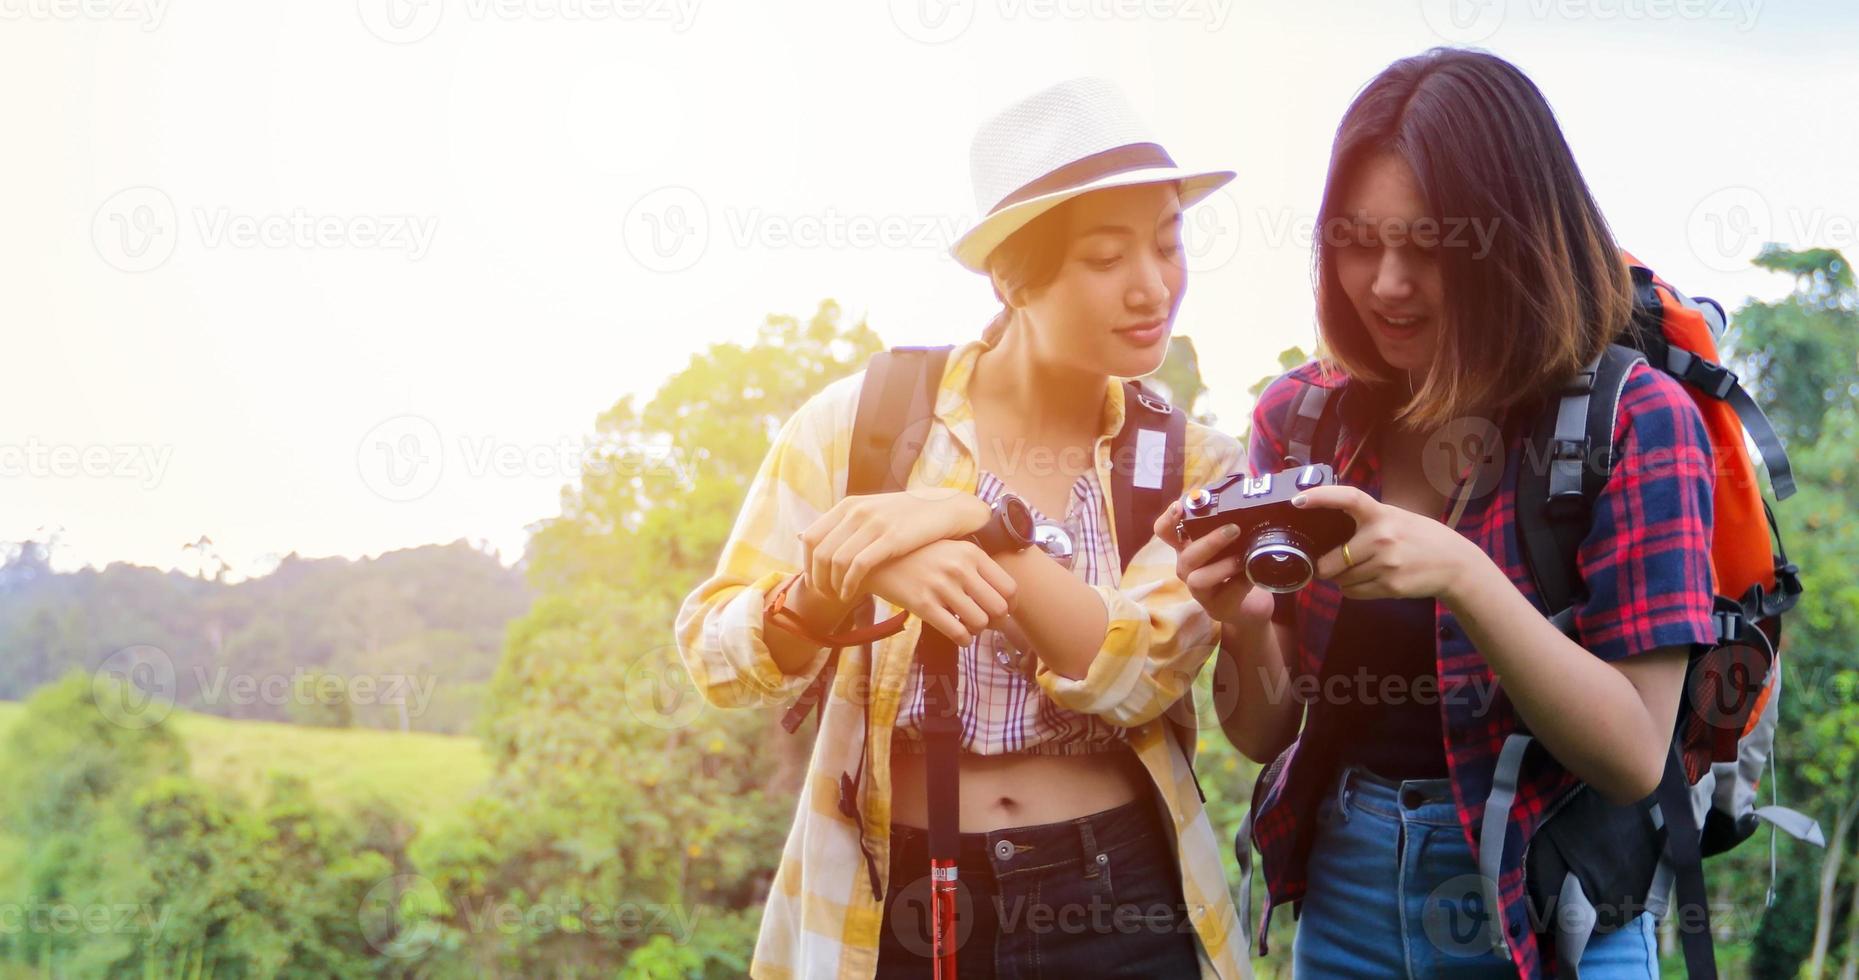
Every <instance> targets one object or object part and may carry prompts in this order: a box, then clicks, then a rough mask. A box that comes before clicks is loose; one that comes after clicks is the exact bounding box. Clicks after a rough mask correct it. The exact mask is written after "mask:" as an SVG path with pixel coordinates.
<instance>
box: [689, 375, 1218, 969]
mask: <svg viewBox="0 0 1859 980" xmlns="http://www.w3.org/2000/svg"><path fill="white" fill-rule="evenodd" d="M984 349H985V345H983V344H980V343H972V344H968V345H965V346H963V347H960V348H958V349H956V350H955V351H952V352H951V353H950V357H949V366H948V368H947V369H946V371H945V373H944V376H943V381H942V386H941V388H940V389H939V390H938V393H937V397H936V410H935V415H936V419H935V424H933V425H932V426H931V427H930V431H929V432H928V434H927V439H926V441H925V443H924V446H923V449H922V452H921V454H920V455H919V457H918V459H917V462H916V465H915V467H914V468H913V469H912V470H911V473H910V478H909V481H908V483H907V485H908V486H909V487H910V489H911V490H912V491H913V492H920V493H924V494H933V493H973V492H975V490H976V488H977V485H978V481H979V472H978V466H977V464H976V459H977V455H976V452H975V446H976V445H977V444H978V440H977V438H976V434H975V419H974V410H973V406H972V405H971V404H970V402H969V401H968V381H969V379H970V377H972V376H973V372H974V365H975V359H976V357H977V356H978V355H979V354H980V352H981V351H982V350H984ZM861 380H862V378H861V377H860V376H858V375H854V376H852V377H850V378H846V379H843V380H841V381H838V382H835V383H833V384H832V385H829V386H828V387H827V388H826V390H824V391H823V392H821V393H820V394H818V395H816V396H814V397H813V398H812V399H810V400H809V401H808V402H807V404H806V405H804V406H802V408H801V409H800V411H798V412H796V413H795V415H794V416H793V417H792V418H790V419H789V420H788V421H787V423H786V424H785V425H783V426H782V428H781V431H780V433H779V434H778V435H777V436H776V437H775V443H774V445H773V446H772V447H771V448H770V449H769V452H768V455H767V457H766V458H765V459H764V461H763V463H762V467H761V470H760V472H759V473H758V474H757V475H756V478H755V480H754V482H753V483H752V484H751V486H750V487H749V492H748V496H747V499H746V500H745V501H744V503H743V507H742V511H741V512H740V514H739V515H738V516H737V519H736V524H735V527H734V528H733V529H732V530H731V531H730V535H729V538H728V540H727V541H726V542H725V543H724V546H723V552H722V556H721V558H720V559H719V561H718V563H717V570H716V573H715V574H714V575H712V576H711V577H710V578H709V579H707V580H706V581H704V582H703V583H702V584H700V585H699V586H698V587H697V588H696V589H695V590H694V591H693V592H692V593H691V594H690V595H689V596H688V597H686V598H685V601H684V604H683V606H682V607H681V608H680V609H679V612H678V617H677V623H676V625H675V627H674V630H675V633H676V638H677V644H678V652H679V655H680V656H681V658H682V659H683V662H684V665H685V669H686V670H687V671H688V672H689V673H690V675H691V678H692V680H693V681H694V682H695V685H696V687H697V689H698V690H699V691H700V692H701V693H702V694H703V696H704V698H705V699H706V700H707V701H708V702H709V703H711V704H714V705H718V706H723V707H748V706H757V705H761V706H773V705H785V704H787V703H788V702H789V701H791V700H792V699H793V697H794V696H795V695H796V694H798V693H799V692H800V690H801V688H803V687H805V686H806V684H807V681H808V679H809V678H811V677H812V676H813V674H814V673H815V672H816V671H818V670H819V668H820V666H821V664H823V663H824V662H825V659H826V652H825V651H824V650H822V651H821V652H820V653H819V654H818V655H817V656H816V657H815V658H814V660H813V661H812V662H811V663H810V664H808V665H807V667H806V669H804V670H802V671H801V672H799V673H796V674H787V673H783V672H782V671H781V669H780V668H779V667H777V666H776V665H775V662H774V660H773V658H771V657H770V656H769V653H768V647H767V644H766V642H765V641H764V639H763V636H762V603H763V598H764V596H765V595H766V594H767V591H768V590H769V589H771V588H773V587H774V586H775V585H776V584H777V583H779V582H780V581H781V580H782V579H783V578H785V577H786V576H788V575H790V574H792V573H793V572H795V571H797V570H798V569H799V567H800V562H801V558H802V554H801V545H800V541H799V540H798V538H797V535H798V533H799V532H800V530H801V529H803V528H805V527H806V526H807V525H808V524H810V523H811V522H812V521H813V519H814V518H815V517H817V516H819V514H821V513H822V512H824V511H825V510H826V509H827V508H829V507H831V506H832V504H833V502H834V501H836V500H838V499H839V498H840V497H842V496H844V494H845V482H846V468H847V457H848V452H847V450H848V448H849V444H850V442H851V436H852V422H853V417H854V414H855V413H856V411H857V403H858V394H859V385H860V383H861ZM1102 422H1103V425H1102V432H1103V436H1102V437H1100V438H1099V439H1098V440H1097V443H1096V448H1095V460H1096V477H1097V485H1098V486H1109V485H1110V436H1112V435H1114V434H1115V433H1116V432H1118V431H1120V430H1121V429H1122V427H1123V387H1122V385H1121V384H1119V383H1117V382H1116V381H1114V380H1113V381H1111V382H1110V383H1109V385H1108V386H1107V389H1106V393H1105V401H1104V413H1103V419H1102ZM1240 463H1241V451H1240V446H1239V443H1238V442H1237V441H1236V440H1234V439H1233V438H1232V437H1231V436H1227V435H1224V434H1222V433H1219V432H1216V431H1214V430H1212V429H1209V428H1206V427H1205V426H1200V425H1194V424H1192V423H1190V424H1189V426H1188V429H1187V445H1186V456H1185V463H1184V465H1185V467H1186V472H1185V473H1184V474H1183V477H1184V481H1185V484H1186V486H1188V487H1190V488H1192V487H1195V486H1200V485H1204V484H1206V483H1210V482H1212V481H1213V480H1215V479H1217V478H1218V477H1220V476H1222V475H1224V474H1226V473H1228V472H1231V471H1232V470H1234V469H1236V468H1237V467H1238V466H1239V465H1240ZM1099 517H1100V519H1101V520H1102V521H1103V522H1104V524H1105V526H1106V527H1107V528H1110V530H1109V532H1108V533H1109V534H1110V536H1111V538H1112V547H1111V549H1110V553H1111V554H1113V555H1114V554H1115V552H1116V549H1115V541H1114V537H1115V530H1114V522H1113V521H1112V519H1111V517H1110V514H1109V513H1108V510H1106V511H1105V513H1103V514H1101V515H1099ZM1112 567H1114V562H1113V564H1112ZM1094 588H1095V590H1096V591H1097V594H1098V595H1099V597H1101V598H1102V599H1103V601H1104V604H1105V607H1106V609H1107V610H1108V612H1109V620H1110V623H1109V630H1108V632H1107V634H1106V636H1105V638H1104V646H1103V648H1102V649H1101V650H1099V651H1098V654H1097V656H1096V658H1095V659H1093V660H1092V662H1091V666H1090V668H1089V669H1088V670H1087V671H1086V673H1085V676H1084V677H1081V678H1076V679H1071V678H1065V677H1061V676H1059V675H1058V674H1055V673H1052V672H1051V671H1048V670H1044V669H1043V668H1042V669H1039V670H1038V671H1036V672H1035V674H1034V678H1033V679H1034V682H1035V683H1036V684H1037V685H1038V687H1039V689H1040V691H1041V692H1042V693H1043V694H1044V695H1045V697H1046V698H1048V699H1050V700H1051V701H1052V702H1053V703H1055V704H1057V705H1059V706H1060V707H1063V708H1065V709H1066V710H1069V711H1073V712H1076V713H1078V714H1082V715H1091V716H1095V717H1096V718H1098V719H1100V720H1102V721H1103V722H1105V723H1107V724H1110V725H1114V726H1117V727H1119V728H1122V729H1125V730H1126V731H1125V735H1126V737H1127V738H1128V741H1129V743H1130V746H1131V747H1132V748H1133V749H1134V750H1135V752H1136V755H1137V758H1138V759H1140V760H1141V762H1142V764H1143V768H1144V769H1145V770H1146V771H1147V772H1148V773H1149V775H1150V778H1151V779H1152V780H1154V783H1155V786H1156V792H1157V796H1158V797H1159V798H1160V801H1161V803H1162V805H1163V806H1164V807H1166V809H1167V812H1168V815H1169V820H1170V824H1171V827H1172V830H1173V832H1174V837H1175V841H1174V843H1175V849H1176V857H1177V862H1178V864H1179V866H1180V868H1181V874H1182V895H1183V897H1184V899H1185V901H1186V903H1187V908H1188V918H1189V921H1190V922H1191V924H1192V925H1193V927H1194V931H1195V935H1196V936H1197V937H1198V939H1199V940H1200V951H1201V976H1202V977H1203V978H1208V980H1213V978H1219V980H1234V978H1249V977H1251V976H1252V970H1251V966H1250V963H1249V961H1248V958H1247V949H1246V943H1245V940H1244V931H1243V929H1242V927H1241V926H1240V924H1239V918H1238V913H1237V912H1236V910H1235V908H1234V905H1233V900H1232V894H1231V892H1230V891H1229V889H1228V886H1227V882H1226V879H1225V875H1224V873H1223V871H1222V865H1221V860H1220V854H1221V850H1222V846H1221V844H1220V843H1219V841H1218V840H1216V838H1215V836H1214V831H1213V824H1212V822H1211V821H1210V820H1209V819H1208V816H1207V813H1206V811H1205V810H1204V809H1203V807H1202V804H1201V798H1200V794H1199V792H1198V791H1197V789H1196V787H1195V782H1194V775H1193V771H1192V769H1191V768H1190V765H1191V759H1192V753H1193V752H1194V749H1195V746H1194V745H1193V744H1192V741H1189V742H1186V743H1184V742H1183V741H1182V740H1181V739H1180V737H1179V736H1178V735H1177V734H1176V729H1175V725H1174V724H1171V723H1170V720H1171V719H1173V718H1174V717H1175V713H1174V712H1170V713H1169V716H1168V718H1164V716H1163V712H1164V711H1167V709H1168V708H1169V706H1170V705H1171V704H1175V703H1176V702H1177V699H1179V698H1180V697H1181V695H1182V693H1183V692H1184V691H1186V690H1187V688H1188V685H1189V683H1190V682H1191V681H1192V680H1193V678H1194V675H1195V674H1196V673H1198V672H1199V671H1200V668H1201V666H1202V665H1203V664H1205V663H1206V661H1207V658H1208V657H1209V656H1210V655H1211V654H1212V653H1213V644H1214V642H1215V641H1216V636H1215V633H1214V629H1213V624H1212V622H1211V621H1210V620H1209V619H1208V618H1207V615H1206V613H1205V612H1204V611H1202V610H1201V608H1200V606H1199V605H1198V604H1197V603H1195V601H1194V599H1193V597H1192V596H1190V595H1189V594H1188V590H1187V586H1185V585H1183V584H1182V583H1181V581H1180V580H1179V579H1177V578H1176V577H1175V554H1174V551H1173V550H1172V549H1170V548H1169V547H1168V545H1167V544H1165V543H1164V542H1162V541H1160V540H1152V541H1150V542H1149V543H1148V544H1146V545H1144V546H1143V548H1142V549H1140V550H1139V551H1138V552H1137V553H1136V555H1135V556H1134V558H1133V560H1132V561H1131V562H1130V566H1129V568H1128V569H1127V570H1125V571H1124V572H1123V573H1122V575H1121V577H1120V579H1119V580H1118V582H1117V583H1116V584H1115V585H1108V584H1106V585H1096V586H1094ZM878 606H879V608H878V611H877V612H878V615H879V616H880V617H884V616H889V615H891V614H892V613H893V612H895V610H894V609H891V608H889V607H888V605H887V604H885V603H882V602H880V603H879V604H878ZM921 629H922V623H921V622H920V621H918V620H917V619H915V618H914V617H913V618H911V619H910V620H909V621H908V626H907V627H906V628H905V629H904V631H903V632H901V633H899V634H897V635H896V636H893V637H890V638H888V639H886V640H883V641H880V642H879V643H878V644H877V645H876V646H875V647H874V648H873V655H872V656H871V657H870V658H867V657H866V655H865V653H864V650H863V649H862V648H847V649H845V650H843V651H841V654H840V664H839V672H838V674H837V675H836V676H835V679H834V682H833V689H832V691H831V693H830V694H829V695H828V697H827V698H826V701H825V703H824V705H823V707H822V714H821V716H820V732H819V735H818V736H817V737H816V738H815V739H814V742H813V755H812V758H811V760H810V762H809V764H808V770H807V776H806V782H805V788H804V789H803V790H802V792H801V796H800V799H799V800H798V802H797V806H796V808H795V813H794V822H793V825H792V826H791V828H790V829H789V831H788V838H787V844H786V846H785V847H784V848H783V851H782V855H781V863H780V867H779V870H778V871H777V872H776V874H775V878H774V882H773V885H772V887H771V888H770V890H769V894H768V901H767V904H766V906H765V907H764V910H763V915H762V925H761V934H760V937H759V939H758V940H757V942H756V947H755V955H754V959H753V961H752V963H751V964H750V968H749V973H750V975H751V976H752V977H756V978H763V980H790V978H801V977H804V978H810V980H811V978H820V977H827V978H840V980H854V978H857V980H864V978H869V977H871V976H872V975H873V974H874V972H875V971H876V969H877V959H878V936H879V930H880V929H882V928H885V927H886V926H885V923H884V922H883V921H882V918H883V915H882V913H883V904H882V902H881V900H880V898H879V896H878V895H877V894H874V893H873V890H872V888H871V885H870V882H869V879H868V877H867V872H866V864H865V859H864V855H863V853H862V852H861V850H860V839H861V834H862V836H863V839H864V840H865V842H866V843H867V844H868V845H869V846H870V847H871V848H872V849H873V851H874V857H875V859H876V864H877V868H878V869H880V873H881V874H887V873H888V867H889V860H890V823H891V804H890V800H891V769H890V749H891V741H892V735H893V733H894V732H895V731H896V721H897V717H898V714H899V711H900V709H901V703H902V700H903V695H904V688H905V685H906V681H907V679H908V677H909V675H910V673H911V666H912V664H913V662H914V659H915V658H914V657H913V653H914V651H915V649H916V643H917V636H918V634H919V632H920V630H921ZM1184 709H1185V710H1186V713H1187V715H1188V716H1189V717H1188V718H1187V720H1186V724H1187V725H1188V726H1189V728H1190V730H1193V728H1194V721H1193V717H1192V715H1193V704H1192V702H1191V701H1189V702H1187V703H1185V704H1184ZM867 712H869V715H870V724H869V725H867V724H866V720H867V718H866V716H867ZM867 740H868V744H865V745H864V750H865V752H866V757H865V758H866V762H865V767H866V768H865V778H864V780H863V781H862V783H861V784H860V785H861V789H860V794H859V800H858V813H859V819H860V821H862V826H861V825H860V824H855V823H854V822H853V820H852V819H851V818H849V817H847V816H846V815H845V814H843V813H842V812H841V811H840V809H839V807H838V780H839V778H840V776H841V774H845V773H851V772H852V771H853V770H854V768H855V767H856V766H857V764H858V758H859V752H860V747H861V743H862V742H866V741H867ZM879 885H880V890H881V891H882V890H883V889H884V888H886V887H888V885H887V883H885V882H883V881H880V883H879Z"/></svg>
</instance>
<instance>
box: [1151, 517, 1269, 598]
mask: <svg viewBox="0 0 1859 980" xmlns="http://www.w3.org/2000/svg"><path fill="white" fill-rule="evenodd" d="M1180 517H1181V502H1180V501H1176V502H1175V503H1172V504H1169V505H1168V509H1167V510H1165V511H1163V512H1162V516H1161V517H1158V518H1156V521H1155V536H1156V537H1158V538H1161V539H1162V540H1163V541H1164V542H1165V543H1167V545H1168V546H1169V547H1170V548H1173V549H1175V577H1176V578H1179V579H1181V581H1182V582H1183V583H1184V584H1185V585H1187V587H1188V594H1189V595H1191V596H1193V597H1194V601H1195V602H1198V603H1200V604H1201V608H1202V609H1205V610H1207V615H1209V616H1212V617H1213V618H1214V619H1216V620H1218V621H1219V622H1222V623H1231V624H1233V625H1235V626H1262V625H1264V624H1265V623H1266V622H1267V621H1268V620H1270V619H1271V617H1272V607H1273V605H1274V600H1273V597H1272V594H1271V593H1270V592H1267V591H1265V590H1264V589H1255V588H1253V587H1252V580H1251V579H1249V578H1247V577H1246V574H1245V571H1244V565H1245V561H1246V556H1245V555H1232V556H1229V557H1226V558H1219V555H1220V553H1221V552H1222V551H1224V550H1226V549H1227V548H1228V547H1230V546H1231V545H1232V544H1233V542H1234V541H1237V540H1239V529H1238V528H1236V527H1233V526H1232V525H1230V524H1229V525H1227V526H1226V527H1223V528H1221V529H1219V530H1217V531H1215V532H1214V533H1212V534H1208V535H1203V536H1202V537H1199V538H1196V539H1195V540H1192V541H1188V542H1185V543H1184V542H1183V541H1182V540H1181V535H1180V534H1179V533H1177V532H1176V530H1175V522H1176V521H1177V520H1179V519H1180ZM1216 558H1219V560H1217V561H1216V560H1215V559H1216Z"/></svg>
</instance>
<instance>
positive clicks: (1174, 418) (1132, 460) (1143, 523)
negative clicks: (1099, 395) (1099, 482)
mask: <svg viewBox="0 0 1859 980" xmlns="http://www.w3.org/2000/svg"><path fill="white" fill-rule="evenodd" d="M1187 431H1188V416H1187V413H1186V412H1183V411H1181V410H1180V409H1177V408H1175V407H1174V406H1173V405H1170V404H1169V403H1168V400H1167V399H1164V398H1162V397H1161V396H1159V395H1157V394H1156V393H1154V392H1152V391H1150V390H1149V389H1148V388H1145V387H1143V385H1142V383H1141V382H1137V381H1125V382H1124V383H1123V428H1122V430H1121V431H1119V432H1118V433H1117V435H1116V437H1115V438H1114V439H1112V440H1111V443H1110V505H1111V508H1112V509H1113V510H1114V511H1115V514H1116V528H1117V557H1118V559H1119V560H1120V561H1121V562H1122V567H1124V568H1128V567H1130V559H1132V558H1134V557H1135V556H1136V552H1138V551H1140V550H1142V546H1143V545H1145V544H1148V543H1149V539H1150V538H1152V537H1154V536H1155V521H1156V518H1158V517H1161V516H1162V512H1163V511H1165V510H1167V509H1168V505H1169V504H1171V503H1174V502H1175V501H1176V500H1179V499H1181V480H1182V475H1181V474H1182V465H1183V464H1182V460H1183V459H1184V457H1185V454H1186V452H1187V442H1188V437H1187Z"/></svg>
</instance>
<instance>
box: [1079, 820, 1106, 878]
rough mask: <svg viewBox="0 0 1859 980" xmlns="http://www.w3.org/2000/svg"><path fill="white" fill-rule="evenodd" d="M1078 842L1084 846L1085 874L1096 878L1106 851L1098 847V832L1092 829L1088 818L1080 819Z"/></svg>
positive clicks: (1087, 876)
mask: <svg viewBox="0 0 1859 980" xmlns="http://www.w3.org/2000/svg"><path fill="white" fill-rule="evenodd" d="M1078 843H1079V844H1080V845H1081V846H1082V847H1083V848H1084V876H1085V877H1086V878H1096V877H1097V872H1098V869H1099V867H1100V866H1102V865H1103V864H1104V863H1105V857H1104V852H1102V851H1100V850H1098V849H1097V833H1096V832H1095V831H1093V830H1092V829H1091V821H1090V820H1089V819H1088V818H1087V819H1084V820H1080V821H1078Z"/></svg>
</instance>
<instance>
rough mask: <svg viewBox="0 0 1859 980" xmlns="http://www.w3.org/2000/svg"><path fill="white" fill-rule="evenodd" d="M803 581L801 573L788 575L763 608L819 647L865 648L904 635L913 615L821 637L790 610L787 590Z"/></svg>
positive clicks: (771, 620) (770, 618)
mask: <svg viewBox="0 0 1859 980" xmlns="http://www.w3.org/2000/svg"><path fill="white" fill-rule="evenodd" d="M800 579H801V575H800V573H799V572H796V573H794V574H793V575H790V576H788V578H787V580H786V581H784V582H782V583H781V584H780V586H778V587H777V588H776V589H775V590H774V591H773V592H770V593H768V599H767V601H766V602H765V603H764V604H763V606H762V613H763V615H764V616H765V617H766V619H767V622H769V623H772V624H773V625H775V626H777V627H779V628H780V629H781V630H783V631H785V632H788V633H791V634H793V635H795V636H798V637H800V638H801V639H803V640H806V641H807V642H809V643H812V644H814V645H816V646H822V647H829V648H833V649H838V648H839V647H856V646H864V645H865V644H867V643H874V642H876V641H878V640H882V639H884V638H885V637H887V636H891V635H893V634H895V633H900V632H902V631H903V629H904V621H905V620H907V619H909V618H910V613H908V612H899V613H898V614H897V615H895V616H892V617H891V618H890V619H887V620H885V621H884V622H882V623H873V624H871V625H870V626H860V627H857V628H855V629H849V630H845V631H843V632H839V633H828V634H826V635H825V636H821V635H819V634H817V633H815V632H814V631H813V630H812V629H811V628H809V627H808V626H807V621H806V620H804V619H802V618H801V616H800V614H799V613H797V612H795V611H794V610H792V609H790V608H788V605H787V594H788V590H789V589H792V588H793V587H794V583H796V582H799V581H800Z"/></svg>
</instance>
